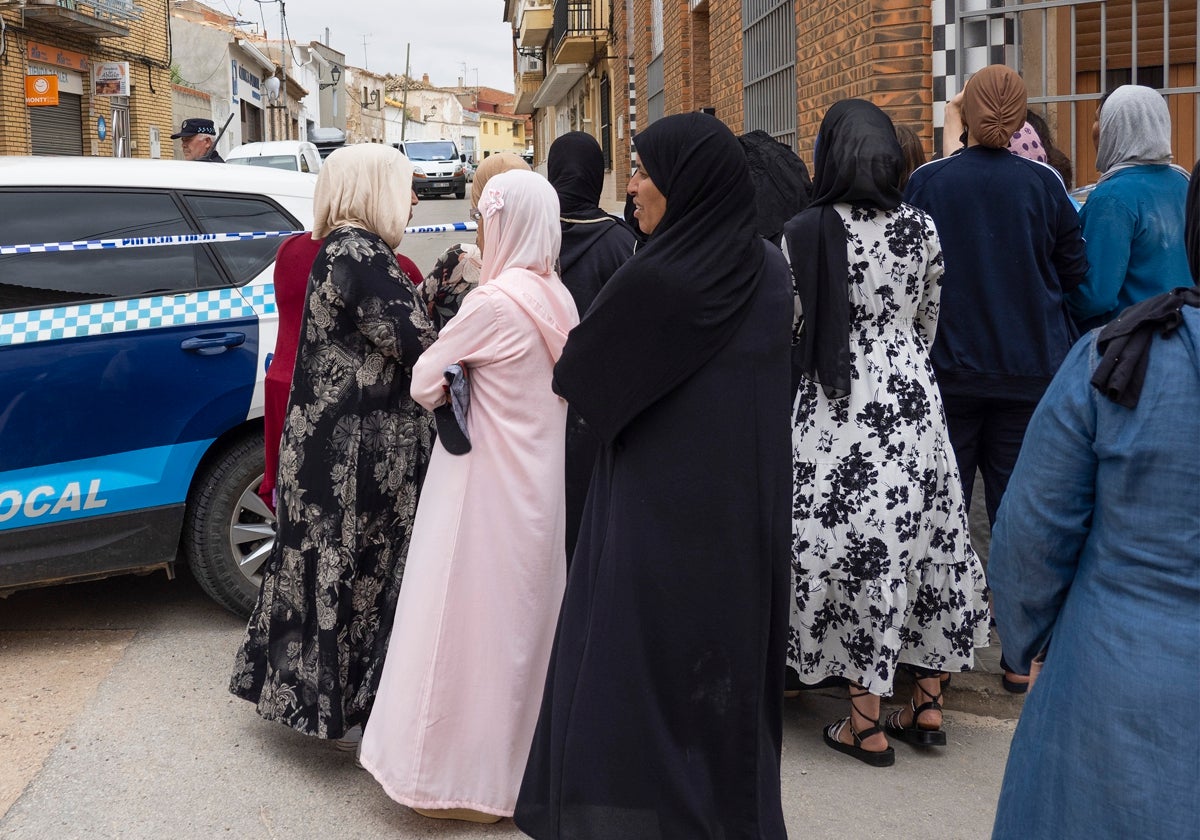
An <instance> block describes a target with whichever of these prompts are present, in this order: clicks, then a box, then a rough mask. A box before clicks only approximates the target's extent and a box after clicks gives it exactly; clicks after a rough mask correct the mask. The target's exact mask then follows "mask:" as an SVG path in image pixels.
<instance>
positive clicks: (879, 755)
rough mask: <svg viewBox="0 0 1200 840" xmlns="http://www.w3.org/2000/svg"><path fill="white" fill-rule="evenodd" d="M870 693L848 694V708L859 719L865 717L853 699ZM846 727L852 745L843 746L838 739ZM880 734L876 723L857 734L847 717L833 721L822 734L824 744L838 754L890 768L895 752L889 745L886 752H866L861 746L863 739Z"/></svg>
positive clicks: (893, 762) (852, 723)
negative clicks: (852, 739) (848, 730)
mask: <svg viewBox="0 0 1200 840" xmlns="http://www.w3.org/2000/svg"><path fill="white" fill-rule="evenodd" d="M870 693H871V692H869V691H863V692H860V693H858V694H855V693H854V692H853V691H851V692H850V706H851V708H852V709H853V710H854V711H855V712H858V715H859V717H864V718H865V717H866V715H864V714H863V713H862V712H860V711H859V710H858V706H856V705H854V698H855V697H865V696H867V695H868V694H870ZM847 726H849V727H850V735H851V736H852V737H853V738H854V743H853V744H843V743H842V741H841V739H840V737H839V736H840V735H841V734H842V729H844V728H845V727H847ZM882 733H883V730H882V729H880V728H879V724H878V723H876V724H875V725H874V726H872V727H870V728H868V729H864V730H863V731H862V732H859V731H858V730H856V729H855V728H854V721H853V720H851V718H848V717H846V718H842V719H841V720H838V721H834V722H833V723H831V724H829V725H828V726H826V727H825V729H824V731H823V732H822V734H823V735H824V737H825V743H826V744H828V745H829V746H831V747H833V748H834V749H835V750H837V751H838V752H840V753H845V754H846V755H848V756H850V757H851V758H857V759H858V760H859V761H861V762H863V763H864V764H869V765H871V766H872V767H891V766H892V765H893V764H895V763H896V751H895V750H894V749H892V747H891V745H890V744H889V745H888V748H887V749H886V750H866V749H863V746H862V742H863V739H864V738H870V737H871V736H872V735H876V734H882Z"/></svg>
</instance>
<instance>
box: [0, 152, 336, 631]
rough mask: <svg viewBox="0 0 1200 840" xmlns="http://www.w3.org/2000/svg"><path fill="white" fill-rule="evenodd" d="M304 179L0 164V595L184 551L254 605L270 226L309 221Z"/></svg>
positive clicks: (165, 167) (110, 164) (262, 525)
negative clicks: (256, 492) (257, 493)
mask: <svg viewBox="0 0 1200 840" xmlns="http://www.w3.org/2000/svg"><path fill="white" fill-rule="evenodd" d="M315 182H316V177H315V176H313V175H304V174H301V173H289V172H281V171H276V170H271V169H260V168H257V167H234V166H224V165H221V164H213V163H187V162H182V161H178V162H177V161H149V160H128V159H126V160H121V159H103V158H20V157H0V595H2V594H7V593H8V592H11V591H13V590H15V589H21V588H24V587H30V586H40V585H45V584H51V583H59V582H63V581H74V580H86V579H92V578H98V577H104V576H108V575H114V574H121V573H126V572H145V571H149V570H153V569H165V570H167V571H168V572H172V571H173V569H174V564H175V563H176V560H177V558H178V557H180V556H182V557H183V558H185V559H186V561H187V563H188V564H189V566H190V568H191V570H192V573H193V575H194V576H195V578H196V579H197V580H198V581H199V582H200V584H201V586H203V587H204V589H205V591H207V592H208V593H209V594H210V595H211V596H212V597H213V598H214V599H216V600H217V601H218V602H219V603H221V604H223V605H224V606H226V607H228V608H229V609H231V610H233V611H235V612H238V613H242V614H245V613H248V612H249V610H250V609H251V607H252V606H253V604H254V599H255V596H256V594H257V591H258V585H259V582H260V580H261V578H260V575H259V570H260V567H261V565H262V563H263V561H264V560H265V559H266V557H267V556H268V554H269V552H270V546H271V541H272V539H273V537H274V528H273V525H274V523H273V518H272V515H271V512H270V509H269V508H268V507H267V506H266V505H264V504H263V503H262V502H261V500H260V499H259V498H258V496H257V495H256V494H255V491H256V490H257V488H258V486H259V483H260V482H261V480H262V473H263V432H262V414H263V376H264V372H265V369H266V366H267V364H268V363H269V356H270V353H271V351H272V350H273V349H274V346H275V330H276V316H275V302H274V288H273V285H272V266H273V263H274V257H275V251H276V249H277V248H278V246H279V243H280V242H281V241H282V240H281V239H280V238H278V236H275V235H274V234H277V233H279V232H283V231H296V230H306V229H311V226H312V194H313V186H314V184H315ZM268 234H270V235H268Z"/></svg>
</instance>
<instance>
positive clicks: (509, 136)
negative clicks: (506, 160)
mask: <svg viewBox="0 0 1200 840" xmlns="http://www.w3.org/2000/svg"><path fill="white" fill-rule="evenodd" d="M526 145H527V140H526V137H525V117H522V116H515V115H513V114H499V113H495V114H493V113H488V112H486V111H482V112H480V114H479V146H478V148H479V152H478V154H479V158H480V160H482V159H483V158H485V157H487V156H488V155H491V154H495V153H496V152H516V153H517V154H519V155H522V154H525V148H526Z"/></svg>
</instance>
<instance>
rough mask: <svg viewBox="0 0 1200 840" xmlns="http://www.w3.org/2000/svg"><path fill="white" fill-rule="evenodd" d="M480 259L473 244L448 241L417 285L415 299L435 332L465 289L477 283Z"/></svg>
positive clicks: (454, 310) (453, 310) (455, 309)
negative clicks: (422, 280)
mask: <svg viewBox="0 0 1200 840" xmlns="http://www.w3.org/2000/svg"><path fill="white" fill-rule="evenodd" d="M481 224H482V223H481ZM481 260H482V256H481V255H480V253H479V249H478V248H476V247H475V246H474V245H472V244H470V243H467V242H463V243H460V244H458V245H451V246H450V247H449V248H447V249H446V251H445V252H444V253H443V254H442V255H441V256H440V257H438V261H437V263H436V264H435V265H434V266H433V270H432V271H431V272H429V274H428V275H426V277H425V282H423V283H422V284H421V285H420V286H418V287H417V299H418V300H420V301H421V303H423V304H424V305H425V311H426V312H427V313H429V317H430V319H432V321H433V325H434V326H435V327H437V329H438V331H439V332H440V331H441V329H442V328H443V327H444V326H446V324H447V323H448V322H449V321H450V319H451V318H453V317H454V316H455V314H457V312H458V310H459V307H461V306H462V302H463V298H465V297H466V296H467V293H468V292H469V291H471V290H472V289H474V288H475V287H476V286H478V285H479V273H480V270H481V269H482V264H481Z"/></svg>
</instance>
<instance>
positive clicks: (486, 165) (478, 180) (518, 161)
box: [471, 152, 530, 207]
mask: <svg viewBox="0 0 1200 840" xmlns="http://www.w3.org/2000/svg"><path fill="white" fill-rule="evenodd" d="M510 169H524V170H526V171H530V166H529V164H528V163H526V162H525V159H524V158H523V157H521V156H520V155H518V154H515V153H513V152H500V153H499V154H495V155H488V156H487V157H485V158H484V159H483V163H481V164H479V168H478V169H476V170H475V179H474V180H473V181H471V206H472V207H478V206H479V197H480V196H482V195H483V185H484V184H486V183H487V182H488V178H492V177H495V176H496V175H499V174H500V173H501V172H508V171H509V170H510Z"/></svg>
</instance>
